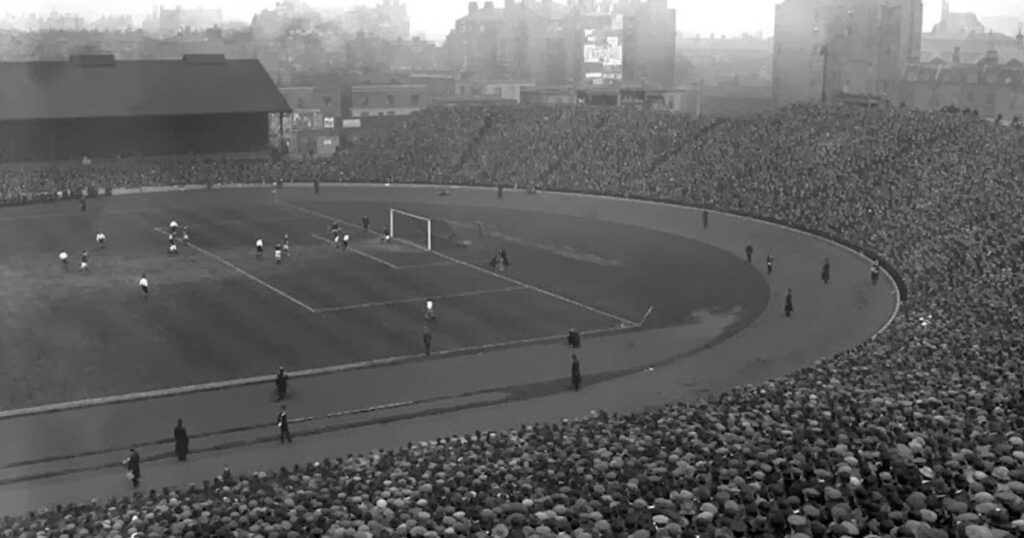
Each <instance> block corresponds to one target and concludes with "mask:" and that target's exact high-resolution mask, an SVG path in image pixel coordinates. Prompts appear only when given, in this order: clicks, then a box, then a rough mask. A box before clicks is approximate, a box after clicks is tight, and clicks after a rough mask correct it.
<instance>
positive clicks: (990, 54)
mask: <svg viewBox="0 0 1024 538" xmlns="http://www.w3.org/2000/svg"><path fill="white" fill-rule="evenodd" d="M985 62H986V63H993V64H998V63H999V51H997V50H995V49H988V51H986V52H985Z"/></svg>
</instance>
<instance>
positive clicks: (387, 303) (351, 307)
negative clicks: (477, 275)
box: [316, 286, 526, 314]
mask: <svg viewBox="0 0 1024 538" xmlns="http://www.w3.org/2000/svg"><path fill="white" fill-rule="evenodd" d="M522 289H526V288H523V287H522V286H508V287H505V288H495V289H489V290H474V291H465V292H459V293H449V294H446V295H431V296H428V297H413V298H411V299H397V300H394V301H377V302H373V303H361V304H353V305H347V306H335V307H331V308H321V309H320V310H317V311H316V313H317V314H322V313H324V312H340V311H342V310H356V309H360V308H371V307H375V306H393V305H400V304H408V303H420V302H424V301H429V300H434V301H444V300H446V299H456V298H459V297H477V296H480V295H491V294H495V293H505V292H509V291H515V290H522Z"/></svg>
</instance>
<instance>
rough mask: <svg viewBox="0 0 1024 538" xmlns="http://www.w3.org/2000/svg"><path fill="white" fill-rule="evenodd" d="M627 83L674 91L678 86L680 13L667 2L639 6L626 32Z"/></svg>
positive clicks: (626, 24)
mask: <svg viewBox="0 0 1024 538" xmlns="http://www.w3.org/2000/svg"><path fill="white" fill-rule="evenodd" d="M622 34H623V35H622V40H623V43H622V47H623V48H622V63H623V72H622V79H623V82H624V83H626V84H628V85H642V86H648V85H649V86H654V87H659V88H671V87H673V86H674V85H675V69H676V10H674V9H669V7H668V4H667V2H666V0H648V1H647V2H643V3H639V2H637V3H635V4H633V6H632V10H631V12H627V13H626V16H625V18H624V27H623V31H622Z"/></svg>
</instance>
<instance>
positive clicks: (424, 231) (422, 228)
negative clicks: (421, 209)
mask: <svg viewBox="0 0 1024 538" xmlns="http://www.w3.org/2000/svg"><path fill="white" fill-rule="evenodd" d="M388 230H390V232H391V238H392V239H393V240H395V241H401V242H403V243H406V244H410V245H413V246H416V247H419V248H422V249H425V250H442V251H443V250H450V249H451V248H465V247H467V246H468V245H469V242H468V241H462V240H460V238H459V235H458V234H457V233H455V230H454V229H453V228H452V226H451V224H450V223H449V222H447V221H445V220H444V219H432V218H429V217H424V216H422V215H416V214H413V213H409V212H407V211H402V210H401V209H395V208H391V209H390V210H389V211H388Z"/></svg>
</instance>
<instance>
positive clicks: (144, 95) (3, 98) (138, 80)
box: [0, 54, 290, 162]
mask: <svg viewBox="0 0 1024 538" xmlns="http://www.w3.org/2000/svg"><path fill="white" fill-rule="evenodd" d="M289 110H290V109H289V107H288V104H287V102H285V100H284V97H283V96H282V95H281V93H280V92H279V91H278V90H277V87H276V86H275V85H274V81H273V80H272V79H271V78H270V75H268V74H267V72H266V70H264V69H263V66H262V65H261V64H260V63H259V61H257V60H226V59H225V58H224V56H223V55H216V54H194V55H186V56H184V57H182V59H180V60H131V61H118V60H115V58H114V57H113V55H76V56H72V57H71V59H70V60H69V61H67V62H60V61H39V62H0V162H23V161H52V160H62V159H78V160H80V159H82V158H83V157H88V158H91V159H95V158H100V157H115V156H122V157H128V156H135V155H163V154H188V153H195V154H199V153H214V152H224V151H255V150H265V149H267V147H268V141H269V135H270V133H269V130H268V128H267V114H268V113H282V112H288V111H289Z"/></svg>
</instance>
